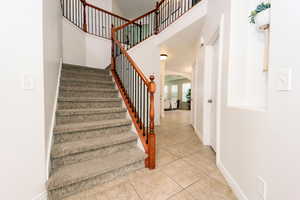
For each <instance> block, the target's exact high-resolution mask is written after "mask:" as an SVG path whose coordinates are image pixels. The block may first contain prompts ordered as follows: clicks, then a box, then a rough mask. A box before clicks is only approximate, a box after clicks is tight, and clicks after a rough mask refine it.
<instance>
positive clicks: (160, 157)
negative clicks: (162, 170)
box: [156, 148, 178, 168]
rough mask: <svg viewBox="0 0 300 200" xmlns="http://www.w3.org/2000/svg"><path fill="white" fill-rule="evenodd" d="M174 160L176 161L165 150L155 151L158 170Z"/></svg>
mask: <svg viewBox="0 0 300 200" xmlns="http://www.w3.org/2000/svg"><path fill="white" fill-rule="evenodd" d="M176 160H178V158H177V157H176V156H174V155H173V154H171V153H169V152H168V151H167V150H165V149H163V148H159V149H157V159H156V166H157V167H158V168H159V167H161V166H164V165H166V164H169V163H171V162H174V161H176Z"/></svg>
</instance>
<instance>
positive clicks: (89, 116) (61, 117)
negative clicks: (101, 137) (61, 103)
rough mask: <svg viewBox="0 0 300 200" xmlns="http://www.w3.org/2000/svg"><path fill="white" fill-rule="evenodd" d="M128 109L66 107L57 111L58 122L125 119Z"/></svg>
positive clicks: (58, 123)
mask: <svg viewBox="0 0 300 200" xmlns="http://www.w3.org/2000/svg"><path fill="white" fill-rule="evenodd" d="M125 117H126V109H125V108H121V107H117V108H100V109H66V110H57V111H56V124H57V125H60V124H68V123H80V122H87V121H90V122H92V121H100V120H109V119H123V118H125Z"/></svg>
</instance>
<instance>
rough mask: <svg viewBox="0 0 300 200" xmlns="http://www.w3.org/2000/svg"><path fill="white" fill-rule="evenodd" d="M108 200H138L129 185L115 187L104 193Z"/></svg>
mask: <svg viewBox="0 0 300 200" xmlns="http://www.w3.org/2000/svg"><path fill="white" fill-rule="evenodd" d="M104 194H105V196H107V198H108V199H110V200H140V198H139V196H138V195H137V193H136V192H135V190H134V188H133V187H132V185H131V184H130V183H125V184H120V185H117V186H115V187H113V188H111V189H110V190H107V191H105V192H104Z"/></svg>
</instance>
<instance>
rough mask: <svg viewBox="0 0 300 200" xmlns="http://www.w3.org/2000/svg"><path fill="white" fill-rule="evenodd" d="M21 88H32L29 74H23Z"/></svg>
mask: <svg viewBox="0 0 300 200" xmlns="http://www.w3.org/2000/svg"><path fill="white" fill-rule="evenodd" d="M22 88H23V89H24V90H33V89H34V80H33V78H32V76H31V75H29V74H25V75H23V80H22Z"/></svg>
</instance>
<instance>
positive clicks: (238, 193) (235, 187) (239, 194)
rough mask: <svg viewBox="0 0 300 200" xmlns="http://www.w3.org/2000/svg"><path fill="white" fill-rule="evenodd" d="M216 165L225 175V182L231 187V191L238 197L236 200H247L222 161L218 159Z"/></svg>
mask: <svg viewBox="0 0 300 200" xmlns="http://www.w3.org/2000/svg"><path fill="white" fill-rule="evenodd" d="M217 165H218V168H219V170H220V171H221V173H222V174H223V176H224V177H225V179H226V181H227V183H228V184H229V186H230V187H231V189H232V191H233V192H234V194H235V196H236V197H237V198H238V200H249V199H248V198H247V196H246V195H245V194H244V192H243V190H242V188H241V187H240V186H239V184H238V183H237V182H236V181H235V179H234V178H233V177H232V176H231V174H230V173H229V172H228V170H227V169H226V168H225V167H224V165H223V163H222V162H221V161H220V162H219V163H218V164H217Z"/></svg>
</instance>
